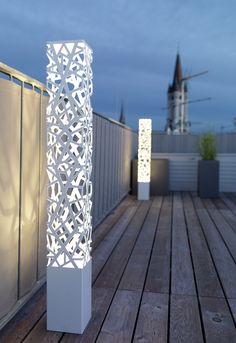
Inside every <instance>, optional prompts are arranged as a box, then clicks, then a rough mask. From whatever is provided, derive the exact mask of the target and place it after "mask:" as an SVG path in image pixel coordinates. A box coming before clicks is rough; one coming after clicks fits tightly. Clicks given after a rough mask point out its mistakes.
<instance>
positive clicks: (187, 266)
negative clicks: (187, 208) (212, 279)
mask: <svg viewBox="0 0 236 343" xmlns="http://www.w3.org/2000/svg"><path fill="white" fill-rule="evenodd" d="M172 232H173V233H172V269H171V270H172V273H171V293H173V294H185V295H195V294H196V289H195V282H194V275H193V267H192V262H191V257H190V249H189V243H188V237H187V232H186V224H185V218H184V211H183V203H182V199H181V196H180V194H179V193H175V194H174V201H173V222H172Z"/></svg>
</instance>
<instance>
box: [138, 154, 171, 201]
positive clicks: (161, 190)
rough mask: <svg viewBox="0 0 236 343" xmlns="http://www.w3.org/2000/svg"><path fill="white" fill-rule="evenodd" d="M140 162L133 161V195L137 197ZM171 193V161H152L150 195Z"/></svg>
mask: <svg viewBox="0 0 236 343" xmlns="http://www.w3.org/2000/svg"><path fill="white" fill-rule="evenodd" d="M137 170H138V161H137V160H133V161H132V180H131V187H132V194H134V195H137ZM168 191H169V160H167V159H154V160H152V161H151V185H150V195H167V194H168Z"/></svg>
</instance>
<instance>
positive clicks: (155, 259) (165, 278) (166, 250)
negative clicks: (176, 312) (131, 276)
mask: <svg viewBox="0 0 236 343" xmlns="http://www.w3.org/2000/svg"><path fill="white" fill-rule="evenodd" d="M171 216H172V196H171V195H168V196H166V197H164V199H163V204H162V207H161V212H160V217H159V222H158V226H157V233H156V237H155V241H154V246H153V250H152V255H151V260H150V264H149V268H148V274H147V279H146V283H145V291H148V292H156V293H158V292H159V293H169V288H170V246H171V222H172V218H171Z"/></svg>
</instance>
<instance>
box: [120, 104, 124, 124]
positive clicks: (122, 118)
mask: <svg viewBox="0 0 236 343" xmlns="http://www.w3.org/2000/svg"><path fill="white" fill-rule="evenodd" d="M119 122H120V123H121V124H124V125H125V114H124V104H123V101H122V103H121V107H120V119H119Z"/></svg>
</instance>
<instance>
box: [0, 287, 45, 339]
mask: <svg viewBox="0 0 236 343" xmlns="http://www.w3.org/2000/svg"><path fill="white" fill-rule="evenodd" d="M45 310H46V286H45V285H44V286H43V287H41V288H40V290H39V291H38V292H37V293H36V294H35V295H34V297H32V299H31V300H30V301H28V302H27V303H26V304H25V305H24V307H23V308H22V309H21V310H20V311H19V312H18V313H17V315H16V316H15V317H14V318H13V319H12V320H11V321H10V322H9V323H8V324H7V325H6V326H5V327H4V328H3V329H2V330H1V331H0V342H1V343H19V342H21V341H22V340H23V339H24V337H26V335H27V334H28V332H29V331H30V330H31V329H32V328H33V327H34V325H35V324H36V323H37V321H38V320H39V318H40V317H41V316H42V315H43V314H44V313H45Z"/></svg>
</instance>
